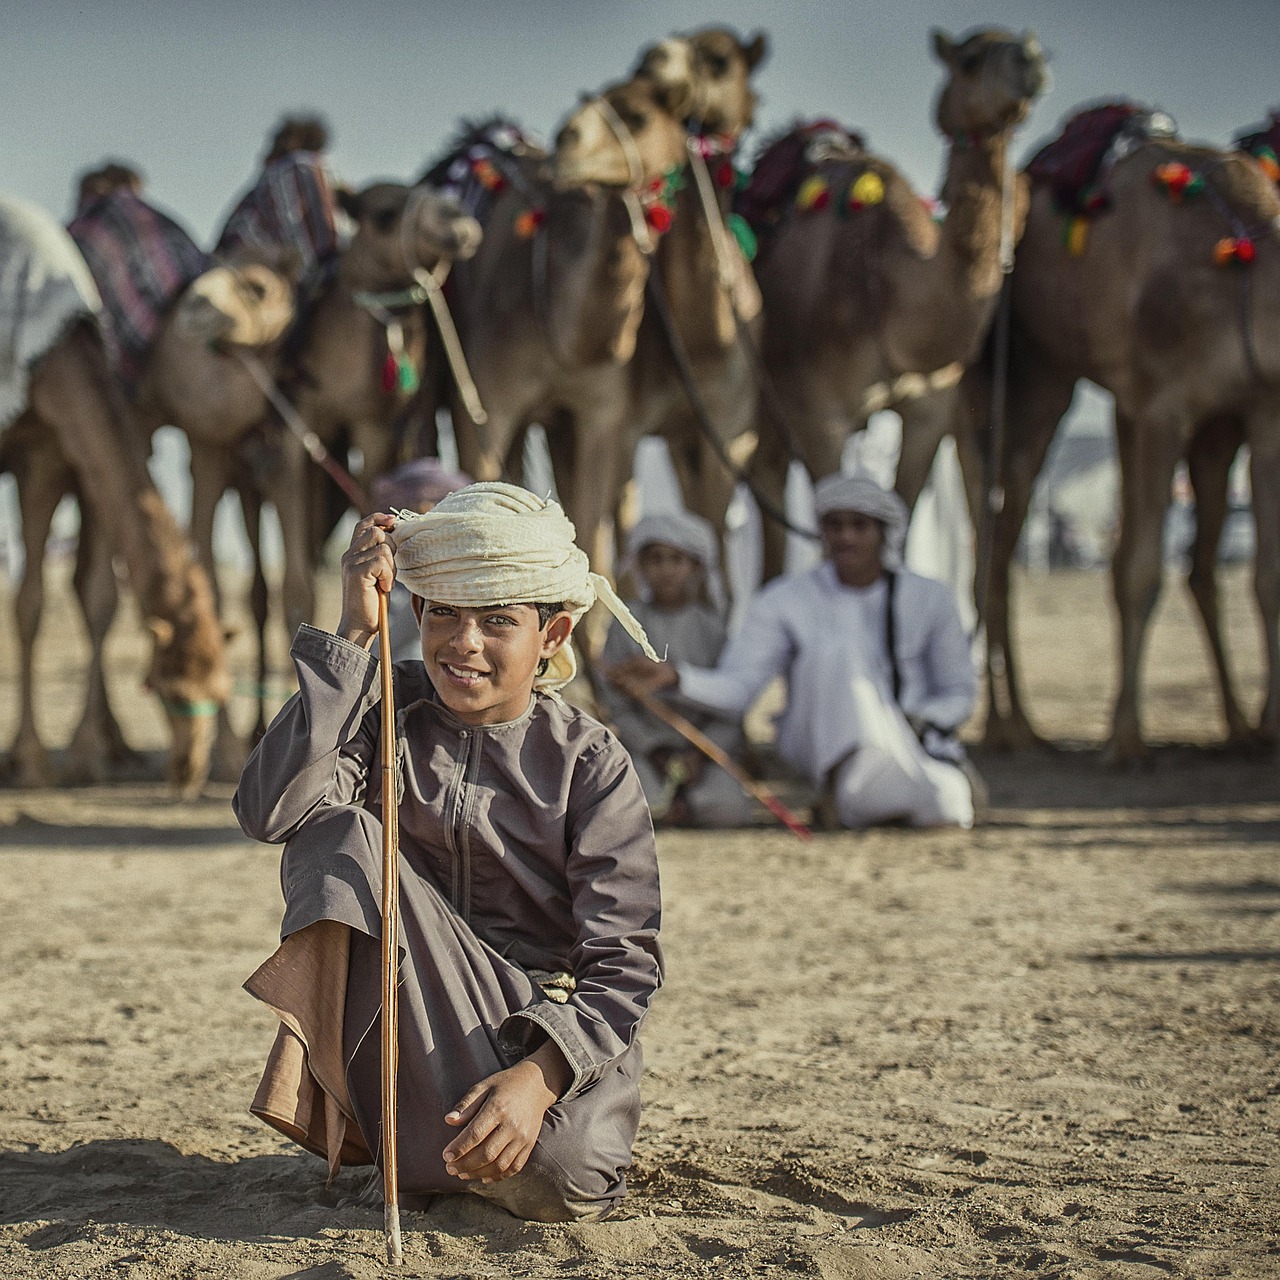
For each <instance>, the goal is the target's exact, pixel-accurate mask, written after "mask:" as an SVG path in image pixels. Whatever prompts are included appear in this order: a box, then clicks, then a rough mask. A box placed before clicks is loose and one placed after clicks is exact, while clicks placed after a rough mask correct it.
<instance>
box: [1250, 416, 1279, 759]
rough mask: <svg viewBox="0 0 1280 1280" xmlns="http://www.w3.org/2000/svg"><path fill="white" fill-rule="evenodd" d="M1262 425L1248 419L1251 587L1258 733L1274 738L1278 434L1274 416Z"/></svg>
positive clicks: (1276, 721)
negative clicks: (1262, 659) (1259, 644)
mask: <svg viewBox="0 0 1280 1280" xmlns="http://www.w3.org/2000/svg"><path fill="white" fill-rule="evenodd" d="M1262 425H1264V426H1265V433H1264V431H1263V430H1261V429H1259V424H1258V423H1256V422H1254V421H1251V422H1250V423H1249V446H1250V460H1249V467H1250V470H1249V477H1250V485H1251V488H1252V490H1253V519H1254V526H1255V529H1256V535H1257V546H1256V549H1255V551H1254V560H1253V587H1254V594H1255V595H1256V597H1257V600H1258V610H1259V612H1260V614H1261V616H1262V630H1263V635H1264V636H1265V637H1266V646H1267V696H1266V699H1265V701H1264V703H1263V707H1262V716H1261V718H1260V719H1259V722H1258V735H1259V737H1261V738H1263V739H1264V740H1266V741H1267V742H1271V743H1274V742H1276V741H1278V740H1280V439H1277V438H1276V433H1275V429H1274V423H1273V422H1272V421H1267V422H1266V423H1265V424H1262Z"/></svg>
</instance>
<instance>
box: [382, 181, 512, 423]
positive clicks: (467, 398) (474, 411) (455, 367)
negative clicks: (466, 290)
mask: <svg viewBox="0 0 1280 1280" xmlns="http://www.w3.org/2000/svg"><path fill="white" fill-rule="evenodd" d="M429 194H430V193H429V192H428V191H427V189H426V188H425V187H413V188H411V189H410V191H409V199H408V201H407V202H406V204H405V207H404V213H403V215H402V216H401V218H400V252H401V255H402V256H403V258H404V265H405V269H406V270H407V271H408V272H409V274H410V275H412V276H413V278H414V280H415V281H416V282H417V285H418V289H419V290H421V297H420V298H418V299H417V301H418V302H419V303H421V302H422V301H424V300H425V301H426V303H427V305H428V306H429V307H430V308H431V314H432V315H433V316H434V317H435V322H436V327H437V328H438V329H439V330H440V341H441V343H442V344H443V345H444V354H445V359H447V360H448V361H449V371H450V372H451V373H452V374H453V380H454V383H455V385H456V386H457V388H458V395H459V397H460V398H461V400H462V405H463V408H465V409H466V411H467V416H468V417H470V419H471V421H472V422H474V423H475V424H476V426H478V427H482V426H484V424H485V423H486V422H488V421H489V415H488V414H487V413H486V412H485V408H484V405H483V404H482V403H481V402H480V392H479V391H478V390H476V384H475V379H474V378H472V376H471V370H470V368H469V367H468V365H467V357H466V354H465V353H464V352H463V350H462V342H461V340H460V339H459V337H458V329H457V326H456V325H455V324H454V323H453V315H452V313H451V312H450V310H449V303H448V301H447V300H446V299H445V296H444V282H445V281H446V280H447V279H448V278H449V270H450V268H451V267H452V266H453V260H452V259H451V258H446V257H441V259H440V261H439V262H437V263H436V266H435V270H434V271H428V270H427V269H426V268H425V267H424V266H422V264H421V263H419V262H418V259H417V255H416V254H414V253H413V252H412V248H411V245H410V243H409V237H410V236H411V235H412V228H413V226H414V223H415V222H416V214H417V211H418V207H419V205H421V204H422V202H423V201H424V200H426V199H427V198H428V196H429ZM396 328H397V330H398V329H399V324H398V323H397V325H396ZM387 341H388V345H389V346H391V328H390V326H387ZM401 347H402V349H403V337H401ZM391 349H392V351H393V352H394V351H395V347H394V346H392V347H391Z"/></svg>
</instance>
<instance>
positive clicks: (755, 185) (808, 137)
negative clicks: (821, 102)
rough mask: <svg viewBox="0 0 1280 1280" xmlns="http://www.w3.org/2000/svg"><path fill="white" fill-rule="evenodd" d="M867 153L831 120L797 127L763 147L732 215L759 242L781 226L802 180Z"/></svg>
mask: <svg viewBox="0 0 1280 1280" xmlns="http://www.w3.org/2000/svg"><path fill="white" fill-rule="evenodd" d="M865 149H866V141H865V139H864V138H863V136H862V135H861V134H860V133H855V132H854V131H853V130H852V129H846V128H845V127H844V126H843V125H841V124H837V123H836V121H834V120H813V121H811V122H810V123H808V124H802V125H798V126H796V127H795V128H793V129H791V130H790V131H789V132H787V133H785V134H783V135H782V136H781V137H780V138H775V139H773V140H772V141H770V142H767V143H766V144H765V146H764V148H763V149H762V150H761V152H760V154H759V155H758V157H757V158H756V163H755V167H754V169H753V170H752V173H751V177H750V178H749V179H748V180H747V184H746V186H745V187H743V188H742V190H741V191H739V192H738V195H737V197H736V198H735V201H734V212H735V213H739V214H741V215H742V216H743V217H744V218H745V219H746V220H747V224H748V225H749V226H750V227H751V229H752V230H753V231H754V232H755V233H756V235H757V236H760V237H762V238H763V237H764V236H765V235H767V234H768V232H770V231H772V230H773V228H774V227H776V226H777V225H778V223H779V222H781V221H782V217H783V214H784V213H785V212H786V210H787V208H788V207H789V206H790V205H791V203H792V201H793V200H794V199H795V196H796V192H797V191H798V190H799V189H800V184H801V183H802V182H803V181H804V180H805V178H807V177H808V176H809V175H810V174H811V173H813V172H814V171H815V170H816V169H818V168H819V167H820V166H821V165H823V164H824V163H827V162H829V161H840V160H855V159H858V158H859V157H860V156H861V155H862V154H863V152H864V151H865Z"/></svg>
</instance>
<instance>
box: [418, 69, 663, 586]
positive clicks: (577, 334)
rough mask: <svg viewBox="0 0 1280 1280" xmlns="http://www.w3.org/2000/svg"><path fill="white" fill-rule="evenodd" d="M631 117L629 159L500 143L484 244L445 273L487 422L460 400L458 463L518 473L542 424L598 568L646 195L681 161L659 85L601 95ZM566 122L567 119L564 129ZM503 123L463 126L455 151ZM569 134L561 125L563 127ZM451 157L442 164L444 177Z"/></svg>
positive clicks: (488, 474)
mask: <svg viewBox="0 0 1280 1280" xmlns="http://www.w3.org/2000/svg"><path fill="white" fill-rule="evenodd" d="M593 101H596V102H603V103H604V104H605V105H604V106H603V107H601V106H595V107H592V108H590V110H591V111H592V112H595V113H597V114H599V113H600V112H602V111H603V112H606V113H607V112H610V111H611V112H614V113H616V115H617V117H618V118H619V119H620V120H624V121H626V122H627V124H626V127H627V128H628V129H629V130H630V131H631V133H630V136H631V137H632V138H633V139H634V142H635V147H636V151H635V155H634V157H633V166H632V167H630V168H628V167H626V166H624V167H623V169H622V170H621V171H619V170H617V169H616V168H615V167H608V166H606V167H603V168H601V167H598V166H595V165H593V164H592V163H590V162H584V163H577V162H575V161H574V160H572V159H571V158H569V157H568V156H566V155H564V154H562V153H559V152H558V153H557V157H556V161H555V163H554V165H552V164H551V163H549V161H548V157H547V156H546V154H545V153H544V152H541V151H540V150H539V149H537V148H533V147H531V146H529V145H528V144H527V143H526V144H521V145H520V146H519V147H518V149H512V150H508V151H505V152H504V151H494V152H493V153H492V154H493V159H492V160H491V161H490V162H489V163H490V164H492V165H493V166H494V168H493V172H495V173H497V174H498V175H500V178H501V185H500V186H499V184H498V183H497V182H492V183H491V185H493V186H494V187H495V188H497V189H495V190H494V192H493V199H492V207H491V209H490V211H489V213H488V217H487V219H486V224H485V239H484V243H483V244H482V246H481V248H480V251H479V253H478V254H477V255H476V256H475V258H474V259H473V260H472V261H470V262H468V263H463V264H459V266H458V267H457V268H456V269H455V271H454V273H453V277H452V279H451V281H450V283H451V286H452V288H453V290H454V294H453V297H454V303H453V305H454V308H455V315H456V319H457V324H458V331H459V335H460V337H461V339H462V343H463V347H464V350H465V352H466V356H467V360H468V363H469V364H470V366H471V370H472V373H473V375H474V377H475V382H476V386H477V388H478V390H479V393H480V399H481V402H482V403H483V405H484V408H485V411H486V413H487V415H488V421H487V422H486V423H484V424H477V423H475V422H473V421H471V419H470V415H469V414H468V413H467V411H466V409H465V407H464V406H463V405H462V404H461V403H459V402H457V400H456V397H455V404H454V406H453V420H454V423H455V430H456V433H457V439H458V457H459V463H460V465H461V466H462V468H463V469H464V470H465V471H467V472H469V473H470V474H471V475H472V476H474V477H476V478H477V479H494V478H497V477H498V476H500V475H504V474H507V475H513V476H514V475H515V474H517V473H518V471H519V457H520V446H521V444H522V440H523V434H524V431H525V429H526V428H527V427H528V426H529V425H530V424H531V423H534V422H538V423H540V424H542V425H543V426H544V427H545V429H546V431H547V436H548V443H549V446H550V450H551V455H552V462H553V464H554V467H555V473H556V482H557V488H558V490H559V493H560V497H561V501H562V502H563V503H564V506H565V510H566V512H567V513H568V515H569V517H570V519H572V520H573V522H574V524H575V526H576V527H577V529H578V531H579V540H580V542H581V544H582V545H583V547H584V548H585V549H586V550H587V552H588V554H589V556H590V558H591V561H592V566H593V568H595V569H597V570H599V571H602V572H607V571H608V559H607V554H606V550H607V549H606V544H605V541H604V538H603V531H604V529H605V528H606V521H607V519H608V517H609V515H610V513H611V509H612V503H613V494H614V490H615V486H616V480H615V470H616V466H617V457H618V440H619V438H620V436H621V434H622V430H623V426H622V418H623V414H624V413H625V411H626V364H627V362H628V361H629V360H630V358H631V356H632V353H633V351H634V348H635V341H636V333H637V330H638V328H639V325H640V317H641V314H642V311H643V294H644V284H645V279H646V277H647V274H648V270H649V262H648V259H647V257H646V256H645V254H644V252H643V251H642V247H641V243H640V241H641V240H643V239H644V238H645V237H647V235H648V234H649V232H648V231H647V229H645V228H644V227H641V226H638V225H637V224H636V223H634V222H633V220H632V216H631V214H630V213H629V212H628V208H627V203H628V202H629V201H636V203H635V204H633V205H632V212H634V213H635V214H636V216H637V217H639V212H638V211H639V204H638V200H639V196H638V194H637V193H638V192H640V191H641V190H642V189H644V188H647V187H648V186H649V184H651V183H652V182H654V181H660V180H661V177H662V175H663V174H664V173H666V172H667V171H668V170H670V169H671V168H672V167H673V166H675V165H678V164H679V163H681V162H682V160H683V157H684V137H685V135H684V129H683V128H682V127H681V126H680V124H679V123H678V121H676V120H675V118H674V117H672V116H671V115H670V113H669V112H667V111H666V110H665V108H663V106H662V104H661V102H660V101H659V98H658V95H657V92H656V91H655V89H654V87H653V86H652V85H651V84H648V83H647V82H645V83H640V82H637V83H634V84H631V85H627V86H619V87H616V88H614V89H610V90H606V92H605V93H604V94H603V95H602V97H601V98H600V99H595V100H593ZM567 127H571V126H567ZM497 128H499V122H494V121H490V122H488V123H487V124H486V125H482V126H477V127H473V128H471V129H469V130H467V131H466V132H465V133H464V135H463V137H461V138H460V139H459V140H458V143H457V144H456V145H455V146H454V147H453V148H451V150H450V156H452V157H456V156H458V155H465V154H467V153H468V152H470V151H471V150H472V149H473V148H474V147H476V146H477V145H480V144H482V143H483V141H484V139H485V138H486V137H488V136H491V135H492V134H493V133H494V132H495V130H496V129H497ZM561 136H562V138H564V136H565V135H564V134H563V133H562V135H561ZM448 168H449V158H448V157H446V160H444V161H442V162H441V163H440V164H438V165H437V166H435V169H434V170H433V172H434V173H438V174H440V175H443V173H444V171H445V170H447V169H448Z"/></svg>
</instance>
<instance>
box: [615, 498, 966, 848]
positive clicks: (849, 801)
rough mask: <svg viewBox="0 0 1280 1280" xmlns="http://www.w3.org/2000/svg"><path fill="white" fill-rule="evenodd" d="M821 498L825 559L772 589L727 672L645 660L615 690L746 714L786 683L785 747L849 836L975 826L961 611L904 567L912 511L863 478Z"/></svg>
mask: <svg viewBox="0 0 1280 1280" xmlns="http://www.w3.org/2000/svg"><path fill="white" fill-rule="evenodd" d="M814 496H815V503H816V508H817V514H818V526H819V530H820V532H821V534H822V545H823V549H824V551H825V553H826V559H825V561H824V562H823V563H822V564H821V565H819V566H818V567H817V568H816V569H813V570H812V571H810V572H809V573H802V574H793V575H789V576H787V577H783V578H779V579H777V580H776V581H774V582H771V583H769V584H768V585H767V586H766V587H765V588H764V589H763V590H762V591H761V592H760V594H759V595H758V596H757V597H756V598H755V600H753V601H752V603H751V605H750V607H749V608H748V610H747V613H746V617H745V618H744V619H743V623H742V628H741V630H740V631H739V632H738V633H737V634H736V635H735V636H734V637H733V639H732V640H730V642H729V644H728V646H727V647H726V649H725V651H724V654H723V656H722V657H721V659H720V662H719V665H718V666H716V667H715V668H714V669H707V668H702V667H694V666H688V665H685V664H678V665H674V666H673V665H672V664H670V663H664V664H662V665H661V666H659V667H652V666H649V664H645V663H636V662H635V661H634V660H632V661H630V662H627V663H625V664H623V665H622V666H620V667H618V668H615V673H614V674H615V679H616V680H617V681H618V682H619V683H620V685H621V687H623V688H624V689H625V688H627V687H635V688H641V689H648V690H654V689H662V688H666V689H675V688H678V689H679V690H680V692H681V693H682V694H683V695H684V696H685V698H687V699H689V700H690V701H691V702H694V703H697V704H699V705H701V706H705V707H710V708H714V709H715V710H717V711H720V712H723V713H731V714H734V715H739V716H740V715H742V714H744V713H745V712H746V710H747V709H748V708H749V707H750V706H751V704H752V703H753V702H754V701H755V699H756V698H757V697H758V696H759V694H760V693H761V691H762V690H763V689H764V687H765V686H766V685H767V684H768V683H769V682H770V681H771V680H773V679H774V678H775V677H777V676H784V677H785V678H786V681H787V705H786V709H785V710H784V711H783V713H782V716H781V718H780V720H779V724H778V748H779V750H780V752H781V753H782V755H783V756H784V758H786V760H787V761H788V762H789V763H790V764H792V765H793V766H795V767H796V768H798V769H800V770H801V771H802V772H804V773H806V774H807V775H808V776H809V777H810V778H811V779H812V780H813V782H814V785H815V786H817V787H818V788H820V789H821V790H822V792H823V793H824V796H825V797H826V799H827V800H829V801H830V803H831V805H832V807H833V808H834V811H835V816H836V818H837V819H838V821H839V822H840V824H841V825H842V826H846V827H866V826H871V825H873V824H875V823H880V822H893V821H901V822H906V823H909V824H911V825H912V826H922V827H927V826H944V825H956V826H962V827H968V826H971V825H972V823H973V792H972V788H971V785H970V777H969V775H970V772H971V770H970V769H969V766H968V762H967V760H966V759H965V755H964V750H963V748H962V747H961V746H960V743H959V742H958V741H957V739H956V737H955V733H956V730H957V729H958V728H959V726H960V725H961V724H963V723H964V721H965V719H966V718H967V717H968V715H969V713H970V711H971V710H972V709H973V702H974V696H975V692H976V689H975V680H974V674H973V664H972V662H971V660H970V656H969V642H968V640H967V639H966V638H965V634H964V629H963V627H962V626H961V624H960V618H959V615H958V613H957V612H956V607H955V603H954V601H953V600H952V599H951V596H950V595H949V593H948V592H947V589H946V588H945V587H944V586H942V584H941V583H938V582H933V581H931V580H930V579H928V578H922V577H920V576H918V575H917V574H914V573H910V572H908V571H907V570H905V569H903V568H901V563H902V547H903V543H904V542H905V541H906V531H907V512H906V508H905V507H904V506H903V505H902V502H901V500H900V499H899V498H898V496H897V495H896V494H894V493H890V492H887V491H886V490H884V489H882V488H881V487H880V486H879V485H878V484H876V482H875V481H874V480H872V479H871V478H870V477H869V476H867V475H865V474H860V475H854V476H842V475H836V476H827V477H826V478H825V479H823V480H820V481H819V482H818V485H817V488H816V490H815V495H814ZM646 666H649V669H648V670H645V669H644V667H646Z"/></svg>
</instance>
